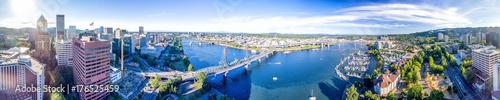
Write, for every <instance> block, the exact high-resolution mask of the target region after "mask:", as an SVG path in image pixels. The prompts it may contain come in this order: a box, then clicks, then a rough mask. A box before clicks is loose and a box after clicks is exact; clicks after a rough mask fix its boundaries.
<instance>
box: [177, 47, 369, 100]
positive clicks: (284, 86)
mask: <svg viewBox="0 0 500 100" xmlns="http://www.w3.org/2000/svg"><path fill="white" fill-rule="evenodd" d="M189 41H196V40H192V39H184V40H183V47H184V52H185V53H186V54H187V55H188V57H189V60H190V61H191V63H192V64H193V66H194V68H195V69H200V68H205V67H208V66H214V65H218V64H219V63H218V62H219V61H220V60H221V56H222V50H223V48H224V47H222V46H218V45H210V44H206V43H203V44H202V45H201V46H199V45H192V46H189ZM195 43H196V42H195ZM361 46H364V45H361ZM361 46H360V44H358V45H357V48H362V47H361ZM354 52H357V49H356V50H354V44H349V43H345V44H342V45H341V46H340V47H339V46H337V45H334V46H330V47H324V48H319V49H316V50H302V51H294V52H291V53H289V54H285V53H282V52H280V53H276V54H274V55H272V56H269V58H267V59H263V60H262V61H261V63H258V62H253V63H252V64H251V65H250V66H249V68H248V71H247V72H246V73H243V74H235V75H231V76H228V79H226V82H225V85H220V86H215V88H216V89H217V90H219V91H220V92H222V93H225V94H228V95H229V96H230V97H232V98H235V99H237V100H247V99H252V100H298V99H301V100H307V99H308V96H309V95H311V91H320V92H314V95H315V96H316V98H317V99H318V100H325V99H330V100H337V99H340V97H342V92H343V90H344V87H345V85H346V83H347V82H345V81H343V80H342V79H341V78H340V77H339V76H337V74H336V72H335V70H334V67H335V65H337V64H338V63H339V62H340V60H341V59H342V58H344V57H346V56H348V54H350V53H354ZM245 53H248V55H253V54H254V53H252V52H251V51H245V50H239V49H232V48H227V54H228V55H227V62H228V63H229V62H231V61H233V60H234V59H242V58H244V57H245ZM237 70H244V69H237ZM371 70H373V68H369V69H368V71H367V72H371ZM341 71H342V72H343V73H345V71H344V70H341ZM274 77H276V78H278V79H277V80H274V79H273V78H274ZM350 81H351V82H354V81H362V80H361V79H357V78H350Z"/></svg>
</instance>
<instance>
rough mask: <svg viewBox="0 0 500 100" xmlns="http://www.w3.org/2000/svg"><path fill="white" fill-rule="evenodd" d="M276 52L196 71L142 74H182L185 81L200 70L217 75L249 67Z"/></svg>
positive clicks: (191, 78)
mask: <svg viewBox="0 0 500 100" xmlns="http://www.w3.org/2000/svg"><path fill="white" fill-rule="evenodd" d="M275 52H276V49H271V50H267V51H264V52H260V53H259V55H254V56H250V57H247V58H244V59H241V60H235V61H233V62H232V63H230V64H224V63H222V64H221V65H218V66H210V67H205V68H202V69H199V70H196V71H195V72H180V71H169V72H141V74H142V75H144V76H146V77H154V76H156V75H159V76H160V77H161V78H170V79H171V78H175V77H176V76H179V75H180V76H182V79H183V81H189V80H193V79H194V77H195V75H196V73H198V72H205V74H206V75H217V74H221V73H224V74H226V73H227V72H229V71H231V70H233V69H236V68H240V67H243V66H245V67H248V65H249V64H250V63H252V62H254V61H260V60H261V58H263V57H269V56H270V55H272V54H274V53H275ZM224 55H225V50H224Z"/></svg>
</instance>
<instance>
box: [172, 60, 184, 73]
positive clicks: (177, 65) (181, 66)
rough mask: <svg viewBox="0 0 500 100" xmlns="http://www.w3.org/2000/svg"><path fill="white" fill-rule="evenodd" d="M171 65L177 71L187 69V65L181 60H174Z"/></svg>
mask: <svg viewBox="0 0 500 100" xmlns="http://www.w3.org/2000/svg"><path fill="white" fill-rule="evenodd" d="M173 65H174V67H175V69H176V70H178V71H187V66H186V65H184V63H183V62H182V61H178V62H175V63H174V64H173Z"/></svg>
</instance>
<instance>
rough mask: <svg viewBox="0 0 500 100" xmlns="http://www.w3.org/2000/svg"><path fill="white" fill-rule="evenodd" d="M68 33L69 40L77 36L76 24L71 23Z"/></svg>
mask: <svg viewBox="0 0 500 100" xmlns="http://www.w3.org/2000/svg"><path fill="white" fill-rule="evenodd" d="M66 33H67V34H68V35H67V36H68V38H67V39H68V40H71V39H73V38H75V37H76V26H73V25H70V26H69V28H68V32H66Z"/></svg>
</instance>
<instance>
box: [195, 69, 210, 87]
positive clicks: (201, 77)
mask: <svg viewBox="0 0 500 100" xmlns="http://www.w3.org/2000/svg"><path fill="white" fill-rule="evenodd" d="M195 79H196V83H195V86H196V87H197V88H202V87H203V84H204V83H205V80H206V79H207V76H206V75H205V72H198V73H197V74H196V77H195Z"/></svg>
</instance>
